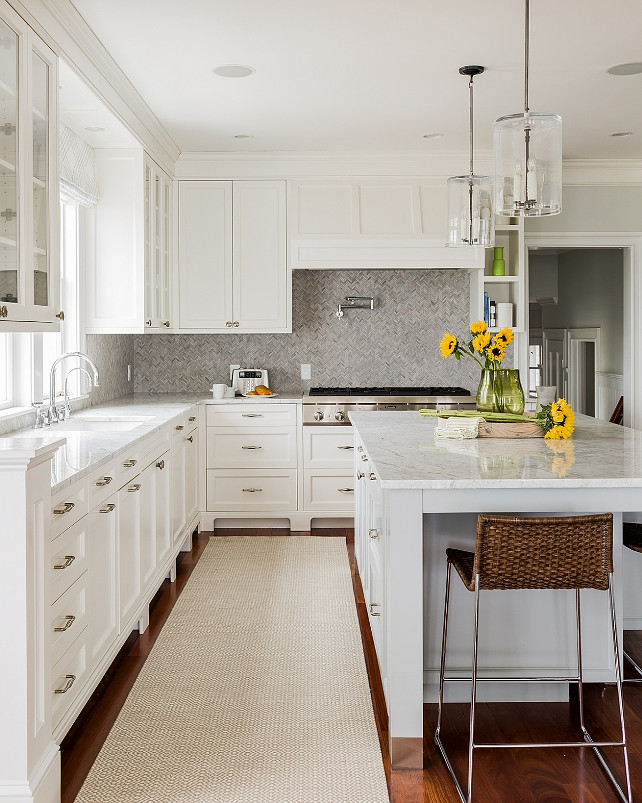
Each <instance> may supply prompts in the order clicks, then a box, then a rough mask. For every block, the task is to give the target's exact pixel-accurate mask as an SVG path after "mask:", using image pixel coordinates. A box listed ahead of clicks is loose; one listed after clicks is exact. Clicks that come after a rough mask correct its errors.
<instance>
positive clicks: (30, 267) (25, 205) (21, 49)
mask: <svg viewBox="0 0 642 803" xmlns="http://www.w3.org/2000/svg"><path fill="white" fill-rule="evenodd" d="M0 41H2V48H0V209H1V211H0V332H3V331H36V330H38V331H56V330H58V329H59V327H60V317H59V313H60V310H59V307H58V303H59V283H60V281H59V277H60V256H59V248H58V240H59V233H58V225H59V224H58V221H59V212H58V208H59V186H58V184H59V181H58V158H57V154H58V147H57V143H58V122H57V92H58V68H57V60H56V57H55V55H54V53H53V52H52V51H51V50H50V49H49V48H48V47H47V46H46V45H45V44H44V43H43V42H42V41H41V40H40V39H39V38H38V37H37V36H36V35H35V34H34V32H33V31H32V30H31V29H30V28H29V27H28V26H27V25H26V24H25V22H24V20H23V19H22V18H21V17H19V16H18V15H17V14H16V13H15V12H14V11H13V9H11V8H10V7H9V6H8V4H7V3H5V2H4V1H2V2H0Z"/></svg>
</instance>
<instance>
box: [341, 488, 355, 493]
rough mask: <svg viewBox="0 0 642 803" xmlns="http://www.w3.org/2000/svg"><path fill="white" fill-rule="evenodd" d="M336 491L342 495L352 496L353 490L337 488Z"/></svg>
mask: <svg viewBox="0 0 642 803" xmlns="http://www.w3.org/2000/svg"><path fill="white" fill-rule="evenodd" d="M337 491H340V492H341V493H342V494H353V493H354V488H337Z"/></svg>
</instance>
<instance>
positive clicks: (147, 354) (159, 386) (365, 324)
mask: <svg viewBox="0 0 642 803" xmlns="http://www.w3.org/2000/svg"><path fill="white" fill-rule="evenodd" d="M292 290H293V292H292V295H293V299H292V330H293V331H292V334H263V335H248V334H236V335H235V334H229V335H228V334H220V335H139V336H136V337H135V339H134V350H135V357H134V389H135V391H136V392H137V393H139V392H142V393H179V392H185V391H190V392H207V391H208V390H209V388H210V387H211V386H212V383H213V382H229V366H230V363H237V364H240V365H241V366H243V367H248V368H267V369H268V371H269V377H270V385H271V386H272V388H273V390H275V391H276V392H278V391H279V388H281V389H288V390H293V389H301V390H307V389H308V388H309V387H310V386H317V385H326V386H328V385H350V386H358V385H461V386H463V387H466V388H468V389H469V390H471V391H475V390H476V388H477V384H478V382H479V369H478V368H477V366H476V365H475V364H474V363H473V362H472V361H470V360H468V361H466V360H462V361H461V362H457V361H455V360H454V359H452V358H451V359H449V360H445V359H444V358H443V357H442V356H441V354H440V353H439V341H440V339H441V336H442V334H443V333H444V332H446V331H451V332H453V334H455V335H465V334H466V333H467V332H468V325H469V323H470V317H469V316H470V312H469V310H470V300H469V296H470V291H469V276H468V271H465V270H340V271H339V270H318V271H305V270H296V271H294V275H293V288H292ZM346 296H374V298H375V308H374V310H372V311H371V310H348V311H347V312H346V313H345V315H344V317H343V318H337V317H336V315H335V311H336V309H337V304H338V303H339V302H340V301H344V299H345V297H346ZM301 363H310V365H311V366H312V379H311V380H310V381H303V380H301V379H300V375H301V374H300V366H301Z"/></svg>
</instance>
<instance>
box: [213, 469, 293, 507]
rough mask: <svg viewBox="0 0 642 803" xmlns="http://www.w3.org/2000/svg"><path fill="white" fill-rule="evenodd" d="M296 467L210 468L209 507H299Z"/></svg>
mask: <svg viewBox="0 0 642 803" xmlns="http://www.w3.org/2000/svg"><path fill="white" fill-rule="evenodd" d="M296 485H297V477H296V469H286V470H283V471H278V470H276V469H263V470H261V469H258V470H257V471H249V470H248V471H243V470H237V471H234V470H219V469H208V471H207V509H208V510H229V511H236V510H258V511H262V510H296V498H297V493H296Z"/></svg>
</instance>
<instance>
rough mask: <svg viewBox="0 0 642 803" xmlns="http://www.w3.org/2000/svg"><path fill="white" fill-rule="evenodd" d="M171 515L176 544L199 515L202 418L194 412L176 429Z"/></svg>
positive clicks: (172, 467)
mask: <svg viewBox="0 0 642 803" xmlns="http://www.w3.org/2000/svg"><path fill="white" fill-rule="evenodd" d="M171 486H172V488H171V497H172V500H171V511H172V538H173V542H174V543H178V541H179V540H180V539H181V538H182V537H183V536H184V535H185V528H186V527H187V526H188V525H189V524H190V523H191V522H192V520H193V519H194V517H195V516H196V514H197V512H198V418H197V415H196V414H195V413H193V412H191V413H190V414H189V415H185V416H183V417H181V418H180V419H178V420H177V422H175V423H174V425H173V429H172V460H171Z"/></svg>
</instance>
